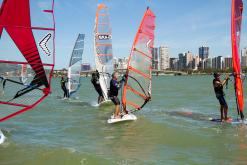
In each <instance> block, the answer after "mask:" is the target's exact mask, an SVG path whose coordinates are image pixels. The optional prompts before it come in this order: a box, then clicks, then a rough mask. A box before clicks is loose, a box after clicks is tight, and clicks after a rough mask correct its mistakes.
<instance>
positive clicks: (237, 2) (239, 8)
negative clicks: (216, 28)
mask: <svg viewBox="0 0 247 165" xmlns="http://www.w3.org/2000/svg"><path fill="white" fill-rule="evenodd" d="M242 12H243V2H242V0H232V17H231V38H232V66H233V72H234V74H233V75H234V86H235V96H236V103H237V110H238V114H239V115H240V117H241V118H242V119H243V118H244V115H243V112H244V96H243V86H242V79H241V64H240V55H239V46H240V36H241V24H242Z"/></svg>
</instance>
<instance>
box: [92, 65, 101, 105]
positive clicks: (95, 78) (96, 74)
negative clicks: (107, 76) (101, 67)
mask: <svg viewBox="0 0 247 165" xmlns="http://www.w3.org/2000/svg"><path fill="white" fill-rule="evenodd" d="M91 83H92V84H93V86H94V89H95V90H96V91H97V93H98V94H99V96H98V104H99V103H101V102H102V101H103V100H104V96H103V92H102V89H101V86H100V83H99V72H98V70H96V71H95V72H93V73H92V79H91Z"/></svg>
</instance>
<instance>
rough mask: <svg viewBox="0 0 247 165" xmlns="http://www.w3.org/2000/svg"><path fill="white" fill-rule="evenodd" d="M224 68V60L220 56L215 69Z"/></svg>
mask: <svg viewBox="0 0 247 165" xmlns="http://www.w3.org/2000/svg"><path fill="white" fill-rule="evenodd" d="M223 67H224V59H223V57H222V56H218V57H217V69H223Z"/></svg>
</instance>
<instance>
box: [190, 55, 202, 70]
mask: <svg viewBox="0 0 247 165" xmlns="http://www.w3.org/2000/svg"><path fill="white" fill-rule="evenodd" d="M199 62H200V58H199V56H194V57H193V62H192V69H193V70H197V69H198V67H199Z"/></svg>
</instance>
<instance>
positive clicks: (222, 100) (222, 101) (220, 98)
mask: <svg viewBox="0 0 247 165" xmlns="http://www.w3.org/2000/svg"><path fill="white" fill-rule="evenodd" d="M217 99H218V100H219V103H220V105H223V106H227V103H226V100H225V97H224V96H218V97H217Z"/></svg>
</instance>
